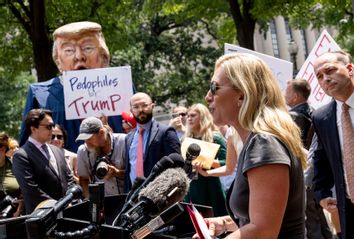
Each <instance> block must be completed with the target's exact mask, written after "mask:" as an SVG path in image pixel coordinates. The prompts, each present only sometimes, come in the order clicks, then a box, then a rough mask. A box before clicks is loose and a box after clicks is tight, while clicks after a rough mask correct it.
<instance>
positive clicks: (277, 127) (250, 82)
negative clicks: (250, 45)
mask: <svg viewBox="0 0 354 239" xmlns="http://www.w3.org/2000/svg"><path fill="white" fill-rule="evenodd" d="M219 67H223V70H224V72H225V75H226V77H227V79H229V80H230V82H231V83H232V85H234V86H235V87H236V88H237V89H238V90H240V91H241V92H243V94H244V99H243V103H242V106H241V109H240V113H239V116H238V120H239V123H240V125H241V126H242V127H243V128H245V129H247V130H249V131H252V132H255V133H264V134H270V135H273V136H275V137H277V138H278V139H279V140H280V141H282V142H283V143H284V144H285V145H286V146H287V147H288V149H289V150H290V151H291V152H292V153H293V155H295V156H296V157H297V158H298V159H299V160H300V161H301V164H302V165H303V167H306V154H305V151H304V149H303V147H302V144H301V137H300V129H299V128H298V127H297V125H296V124H295V122H294V121H293V120H292V118H291V116H290V115H289V113H288V110H287V107H286V104H285V99H284V96H283V94H282V92H281V90H280V87H279V84H278V82H277V80H276V79H275V78H274V76H273V74H272V72H271V70H270V68H269V67H268V66H267V65H266V64H265V63H264V62H263V61H262V60H261V59H260V58H258V57H256V56H254V55H251V54H246V53H233V54H227V55H224V56H222V57H220V58H219V59H218V60H217V62H216V64H215V69H217V68H219Z"/></svg>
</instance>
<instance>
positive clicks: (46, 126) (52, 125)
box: [39, 123, 55, 130]
mask: <svg viewBox="0 0 354 239" xmlns="http://www.w3.org/2000/svg"><path fill="white" fill-rule="evenodd" d="M39 126H43V127H45V128H46V129H47V130H51V129H52V128H54V126H55V124H54V123H51V124H39Z"/></svg>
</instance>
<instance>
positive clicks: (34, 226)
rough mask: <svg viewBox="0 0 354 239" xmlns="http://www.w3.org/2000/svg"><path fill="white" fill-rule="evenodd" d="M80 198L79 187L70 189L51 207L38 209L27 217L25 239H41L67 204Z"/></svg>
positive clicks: (80, 191)
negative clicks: (26, 238)
mask: <svg viewBox="0 0 354 239" xmlns="http://www.w3.org/2000/svg"><path fill="white" fill-rule="evenodd" d="M81 196H82V189H81V187H80V186H79V185H75V186H73V187H71V188H70V189H69V190H68V191H67V192H66V195H65V196H64V197H63V198H61V199H59V201H58V202H57V203H56V204H54V206H52V207H45V208H38V209H36V210H35V211H34V212H32V214H30V215H29V216H28V218H27V219H26V221H25V225H26V232H27V237H28V238H30V239H32V238H33V239H34V238H43V237H44V236H45V235H46V233H47V231H48V230H49V229H51V228H52V227H53V225H54V224H55V222H56V219H57V216H58V214H59V213H60V212H61V211H62V210H63V209H64V208H66V207H67V206H68V205H69V203H70V202H71V201H72V200H73V199H76V198H79V197H81Z"/></svg>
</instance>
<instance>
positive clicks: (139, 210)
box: [118, 168, 189, 231]
mask: <svg viewBox="0 0 354 239" xmlns="http://www.w3.org/2000/svg"><path fill="white" fill-rule="evenodd" d="M188 189H189V179H188V176H187V174H186V173H185V172H184V170H183V169H182V168H170V169H166V170H165V171H164V172H162V173H161V174H160V175H159V176H157V177H156V178H155V179H154V180H153V181H152V182H150V183H149V184H148V185H147V186H146V188H144V189H142V190H141V192H140V193H139V197H138V198H139V202H138V203H137V204H136V205H135V206H134V207H132V208H131V209H129V210H128V211H127V212H126V213H123V214H121V216H120V217H119V219H118V226H120V227H122V228H124V229H127V230H131V231H134V230H136V229H138V228H140V227H142V226H143V225H145V224H146V223H148V222H149V221H150V220H151V218H152V217H155V216H156V215H158V214H159V213H160V212H161V211H164V210H165V209H166V208H168V207H170V206H171V205H173V204H174V203H176V202H179V201H181V200H182V199H183V197H184V196H185V195H186V194H187V192H188Z"/></svg>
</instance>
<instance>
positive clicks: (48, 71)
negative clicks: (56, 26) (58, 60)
mask: <svg viewBox="0 0 354 239" xmlns="http://www.w3.org/2000/svg"><path fill="white" fill-rule="evenodd" d="M30 13H31V17H30V21H31V24H30V26H31V30H30V31H31V32H30V39H31V42H32V48H33V55H34V63H35V68H36V70H37V77H38V81H39V82H41V81H46V80H49V79H50V78H52V77H54V76H56V74H57V73H58V69H57V67H56V65H55V63H54V61H53V60H52V40H51V39H50V38H49V37H48V32H47V29H48V26H47V22H46V14H45V3H44V0H31V1H30Z"/></svg>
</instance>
